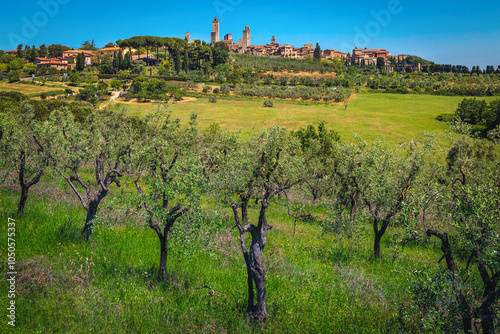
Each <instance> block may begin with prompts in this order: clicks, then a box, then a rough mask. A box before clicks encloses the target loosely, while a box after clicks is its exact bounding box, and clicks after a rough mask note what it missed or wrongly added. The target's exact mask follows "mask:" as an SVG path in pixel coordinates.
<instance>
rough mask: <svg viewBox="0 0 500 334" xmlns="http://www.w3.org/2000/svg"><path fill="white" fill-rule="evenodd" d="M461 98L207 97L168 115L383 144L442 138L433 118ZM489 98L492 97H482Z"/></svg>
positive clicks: (141, 109)
mask: <svg viewBox="0 0 500 334" xmlns="http://www.w3.org/2000/svg"><path fill="white" fill-rule="evenodd" d="M463 99H464V98H463V97H447V96H433V95H402V94H370V93H360V94H357V95H356V96H355V97H354V98H353V99H352V100H351V101H350V102H349V105H348V108H347V110H345V107H344V105H343V104H331V103H329V104H326V103H310V105H304V104H299V103H292V102H291V101H285V102H280V101H279V100H276V101H275V103H274V107H273V108H266V107H264V106H263V100H261V99H258V100H249V101H248V100H241V101H234V100H224V99H219V101H218V102H217V103H210V102H208V98H199V99H197V100H196V101H188V102H182V103H178V104H170V107H169V108H170V109H171V110H172V111H173V113H172V115H173V117H179V118H181V120H182V122H183V124H187V122H188V120H189V116H190V114H191V112H193V111H194V112H196V113H197V114H198V122H199V126H200V128H202V129H204V128H207V127H208V126H209V125H210V124H212V123H218V124H219V125H220V126H221V127H222V128H225V129H228V130H232V131H234V130H241V131H243V132H245V131H248V130H250V129H257V130H260V129H264V128H267V127H269V126H272V125H282V126H284V127H286V128H287V129H289V130H297V129H299V128H300V127H306V126H307V125H309V124H314V123H318V122H319V121H322V120H323V121H326V122H327V126H328V127H329V128H331V129H333V130H335V131H337V132H339V134H340V135H341V138H344V139H345V140H352V138H353V134H354V133H357V134H359V135H361V136H362V137H363V138H364V139H366V140H368V141H373V140H374V139H376V138H383V139H385V140H386V141H387V143H388V144H396V143H398V142H400V141H407V140H411V139H412V138H415V137H417V136H418V135H419V134H420V133H422V132H423V131H427V132H432V133H435V134H436V135H438V136H439V137H440V139H441V140H443V138H444V134H445V130H446V129H448V125H447V124H446V123H444V122H439V121H437V120H436V119H435V118H436V116H438V115H439V114H442V113H453V112H454V111H455V110H456V108H457V106H458V104H459V103H460V101H462V100H463ZM485 99H486V100H488V101H489V100H492V99H493V98H485ZM121 106H126V107H127V108H128V109H129V111H130V115H139V116H141V115H144V114H146V113H149V112H152V111H153V110H155V108H156V107H157V105H156V104H144V105H141V104H120V103H117V104H116V105H115V106H114V108H116V109H119V108H120V107H121Z"/></svg>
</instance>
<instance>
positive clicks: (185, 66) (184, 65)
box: [182, 48, 189, 72]
mask: <svg viewBox="0 0 500 334" xmlns="http://www.w3.org/2000/svg"><path fill="white" fill-rule="evenodd" d="M182 68H183V69H184V71H186V72H187V71H189V54H188V50H187V48H185V49H184V61H183V62H182Z"/></svg>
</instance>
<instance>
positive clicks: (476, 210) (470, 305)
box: [427, 127, 500, 334]
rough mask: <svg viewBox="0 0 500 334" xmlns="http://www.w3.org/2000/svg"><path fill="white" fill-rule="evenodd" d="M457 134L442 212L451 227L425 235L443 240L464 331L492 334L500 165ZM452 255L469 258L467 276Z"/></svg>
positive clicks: (499, 290)
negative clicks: (473, 279)
mask: <svg viewBox="0 0 500 334" xmlns="http://www.w3.org/2000/svg"><path fill="white" fill-rule="evenodd" d="M461 130H463V127H455V132H456V133H458V134H459V136H458V138H456V140H455V141H454V143H453V145H452V147H451V149H450V152H449V154H448V162H449V165H448V167H449V173H450V185H451V187H450V188H449V204H448V205H447V206H444V209H445V213H446V215H447V216H448V217H449V218H451V222H452V226H451V228H450V227H447V226H441V227H439V229H440V230H441V231H438V230H431V229H428V230H427V235H428V236H434V237H436V238H439V239H440V240H441V249H442V251H443V258H445V259H446V267H447V269H448V272H449V273H450V275H451V277H452V278H453V280H452V281H451V283H452V285H453V291H454V292H455V295H456V299H457V301H458V304H459V313H460V316H461V318H462V324H463V329H464V331H465V332H467V333H468V332H470V331H471V330H472V328H473V326H474V327H477V326H479V325H480V326H481V328H482V332H483V333H488V334H489V333H495V320H496V316H497V313H498V310H499V309H498V306H499V305H498V302H497V300H498V299H499V296H500V286H499V283H500V269H499V268H500V237H499V235H500V227H499V224H498V221H499V220H500V165H499V163H498V159H496V157H495V154H494V153H491V152H488V150H485V149H484V144H483V142H482V141H480V142H477V141H475V140H473V139H471V138H468V137H465V136H462V134H464V132H463V131H461ZM466 132H467V131H466ZM443 230H444V231H443ZM447 232H449V233H450V234H453V235H454V237H453V238H449V237H448V234H449V233H447ZM454 250H459V254H461V255H465V256H466V257H468V259H467V264H466V266H465V270H464V269H462V268H460V267H459V265H457V264H456V263H458V262H456V261H455V256H454ZM474 272H475V273H474ZM464 273H465V274H466V276H474V275H479V282H480V284H479V285H478V284H474V283H472V284H471V285H469V286H467V285H466V282H467V279H468V278H467V277H466V278H465V279H464V277H463V274H464ZM471 289H472V291H475V292H473V293H470V291H471Z"/></svg>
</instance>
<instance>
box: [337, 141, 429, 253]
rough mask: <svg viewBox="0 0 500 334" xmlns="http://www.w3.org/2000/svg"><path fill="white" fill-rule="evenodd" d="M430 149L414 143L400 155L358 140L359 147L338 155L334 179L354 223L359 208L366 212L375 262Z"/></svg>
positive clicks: (344, 147)
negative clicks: (370, 228) (371, 231)
mask: <svg viewBox="0 0 500 334" xmlns="http://www.w3.org/2000/svg"><path fill="white" fill-rule="evenodd" d="M429 145H430V144H429V143H428V142H427V141H426V140H424V141H422V142H420V141H419V140H412V141H411V142H409V143H408V144H406V145H404V146H402V147H401V148H402V149H404V152H403V153H401V152H398V151H397V150H396V149H391V148H388V147H387V145H385V144H384V143H383V142H381V141H376V142H375V143H374V144H372V145H368V144H367V143H366V142H364V141H362V140H361V139H359V138H358V143H357V144H343V145H339V147H338V148H337V150H336V152H335V159H334V162H333V175H334V176H335V177H336V178H337V183H338V184H339V186H340V188H341V189H340V191H339V196H340V197H341V198H342V197H344V199H345V200H347V203H348V207H350V210H351V219H354V215H355V212H356V210H359V209H360V207H361V208H365V209H366V211H367V213H368V215H369V217H370V222H371V225H372V227H373V232H374V245H373V251H374V256H375V257H376V258H380V245H381V239H382V237H383V236H384V234H385V232H386V231H387V228H388V227H389V226H390V223H391V221H392V220H393V218H395V216H396V215H397V214H398V213H400V212H401V210H402V208H403V203H404V202H405V201H406V199H407V195H408V192H409V190H410V189H411V188H412V186H413V183H414V181H415V177H416V175H417V173H418V172H419V170H420V168H421V165H422V163H423V161H424V158H425V156H426V154H427V152H428V150H429Z"/></svg>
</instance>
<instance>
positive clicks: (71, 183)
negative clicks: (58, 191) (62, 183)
mask: <svg viewBox="0 0 500 334" xmlns="http://www.w3.org/2000/svg"><path fill="white" fill-rule="evenodd" d="M54 170H55V171H56V172H58V173H59V175H61V176H62V177H63V178H64V179H65V180H66V181H67V182H68V184H69V185H70V187H71V189H73V191H74V192H75V194H76V196H78V198H79V199H80V203H81V204H82V206H83V208H84V209H85V210H86V211H89V207H88V205H87V204H86V203H85V200H84V199H83V197H82V195H80V193H79V192H78V190H77V189H76V187H75V185H74V184H73V182H71V179H70V178H68V177H67V176H66V175H65V174H64V173H63V172H62V171H61V170H60V169H59V168H58V167H54Z"/></svg>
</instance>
